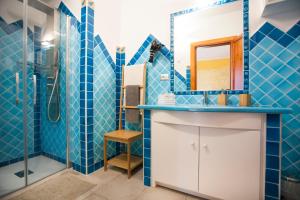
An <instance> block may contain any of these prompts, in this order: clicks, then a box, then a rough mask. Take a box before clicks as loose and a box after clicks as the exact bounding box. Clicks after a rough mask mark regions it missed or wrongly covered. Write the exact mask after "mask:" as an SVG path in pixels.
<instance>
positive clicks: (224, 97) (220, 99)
mask: <svg viewBox="0 0 300 200" xmlns="http://www.w3.org/2000/svg"><path fill="white" fill-rule="evenodd" d="M218 105H221V106H226V105H227V94H225V90H224V89H222V90H221V94H219V95H218Z"/></svg>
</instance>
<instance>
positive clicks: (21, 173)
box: [15, 170, 33, 178]
mask: <svg viewBox="0 0 300 200" xmlns="http://www.w3.org/2000/svg"><path fill="white" fill-rule="evenodd" d="M30 174H33V171H31V170H28V175H30ZM15 175H16V176H17V177H19V178H23V177H24V175H25V171H24V170H21V171H19V172H16V173H15Z"/></svg>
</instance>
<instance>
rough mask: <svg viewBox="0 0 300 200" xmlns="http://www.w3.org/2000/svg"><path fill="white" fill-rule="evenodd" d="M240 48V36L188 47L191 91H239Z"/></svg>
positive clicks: (193, 44)
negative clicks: (189, 48) (189, 50)
mask: <svg viewBox="0 0 300 200" xmlns="http://www.w3.org/2000/svg"><path fill="white" fill-rule="evenodd" d="M242 47H243V46H242V36H232V37H226V38H218V39H214V40H207V41H200V42H195V43H192V44H191V88H192V90H203V91H208V90H240V89H242V87H243V84H242V83H243V82H242V80H243V68H242V64H243V57H242V55H243V53H242V52H243V49H242Z"/></svg>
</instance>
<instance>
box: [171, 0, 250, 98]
mask: <svg viewBox="0 0 300 200" xmlns="http://www.w3.org/2000/svg"><path fill="white" fill-rule="evenodd" d="M235 1H238V0H217V1H215V2H213V3H211V4H207V5H205V6H201V7H195V8H189V9H185V10H182V11H178V12H175V13H171V14H170V52H171V55H170V57H171V70H170V89H171V92H173V93H174V94H175V95H201V94H203V91H196V90H186V91H175V87H174V86H175V85H174V83H175V81H174V77H175V74H174V72H175V69H174V18H175V17H177V16H180V15H185V14H189V13H192V12H196V11H200V10H204V9H207V8H212V7H215V6H220V5H223V4H226V3H231V2H235ZM242 1H243V32H244V33H243V43H244V89H243V90H229V91H228V94H246V93H249V0H242ZM220 93H221V90H211V91H208V94H211V95H214V94H220Z"/></svg>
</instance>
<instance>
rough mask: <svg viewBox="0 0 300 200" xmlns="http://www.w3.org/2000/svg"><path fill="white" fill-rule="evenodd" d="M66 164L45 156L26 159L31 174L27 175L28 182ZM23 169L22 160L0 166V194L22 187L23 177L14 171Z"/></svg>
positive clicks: (64, 166) (51, 172)
mask: <svg viewBox="0 0 300 200" xmlns="http://www.w3.org/2000/svg"><path fill="white" fill-rule="evenodd" d="M64 168H66V165H64V164H62V163H60V162H57V161H55V160H52V159H50V158H48V157H45V156H37V157H34V158H30V159H29V160H28V169H29V170H30V171H33V174H30V175H29V176H28V183H29V184H30V183H33V182H35V181H37V180H39V179H41V178H44V177H46V176H49V175H51V174H53V173H55V172H58V171H60V170H63V169H64ZM21 170H24V161H20V162H17V163H14V164H11V165H7V166H4V167H1V168H0V196H2V195H3V194H6V193H8V192H12V191H14V190H17V189H19V188H21V187H24V185H25V180H24V178H19V177H17V176H16V175H15V173H16V172H18V171H21Z"/></svg>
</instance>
